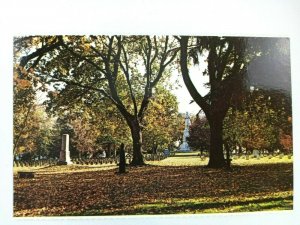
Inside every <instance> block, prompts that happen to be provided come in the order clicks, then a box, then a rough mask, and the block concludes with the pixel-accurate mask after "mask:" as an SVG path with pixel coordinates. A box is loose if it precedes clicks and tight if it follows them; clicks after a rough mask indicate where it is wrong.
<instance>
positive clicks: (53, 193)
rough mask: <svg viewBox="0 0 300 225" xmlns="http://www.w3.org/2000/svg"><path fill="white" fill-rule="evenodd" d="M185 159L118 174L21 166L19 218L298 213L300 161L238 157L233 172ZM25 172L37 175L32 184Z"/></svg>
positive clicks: (107, 169) (106, 169)
mask: <svg viewBox="0 0 300 225" xmlns="http://www.w3.org/2000/svg"><path fill="white" fill-rule="evenodd" d="M207 162H208V159H207V158H200V157H199V155H198V154H197V153H195V152H193V153H181V154H180V153H177V154H176V155H175V156H173V157H168V158H166V159H163V160H160V161H147V164H148V165H147V166H143V167H129V166H128V167H127V173H125V174H117V173H116V171H117V170H118V169H117V165H116V164H115V163H114V162H110V163H104V164H89V165H81V164H76V163H75V164H73V165H68V166H56V165H51V166H37V167H30V166H27V167H26V166H22V167H21V166H18V167H17V166H15V167H14V216H15V217H23V216H26V217H32V216H34V217H35V216H95V215H96V216H104V215H151V214H194V213H224V212H251V211H272V210H292V209H293V157H292V156H290V155H289V156H288V155H277V156H263V157H260V158H254V157H253V156H250V157H246V156H241V157H238V156H234V157H233V160H232V169H231V170H226V169H208V168H206V167H205V165H206V164H207ZM19 171H34V172H35V176H34V178H32V179H22V178H18V172H19Z"/></svg>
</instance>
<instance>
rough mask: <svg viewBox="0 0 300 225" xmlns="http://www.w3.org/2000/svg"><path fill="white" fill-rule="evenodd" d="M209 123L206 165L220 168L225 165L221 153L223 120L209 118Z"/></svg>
mask: <svg viewBox="0 0 300 225" xmlns="http://www.w3.org/2000/svg"><path fill="white" fill-rule="evenodd" d="M209 125H210V149H209V162H208V165H207V167H210V168H222V167H225V166H226V162H225V158H224V154H223V120H222V119H216V118H211V119H210V120H209Z"/></svg>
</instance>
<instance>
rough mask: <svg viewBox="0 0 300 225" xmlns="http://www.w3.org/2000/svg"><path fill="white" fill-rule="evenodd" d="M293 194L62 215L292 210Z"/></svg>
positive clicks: (163, 203)
mask: <svg viewBox="0 0 300 225" xmlns="http://www.w3.org/2000/svg"><path fill="white" fill-rule="evenodd" d="M292 209H293V195H292V192H291V191H287V192H279V193H268V194H265V195H264V196H262V195H256V196H252V197H242V196H238V197H236V196H229V197H224V198H222V199H220V198H191V199H185V200H182V199H169V200H167V201H157V202H154V203H148V204H138V205H135V206H133V207H132V208H131V209H126V210H122V209H119V210H116V211H115V212H114V213H112V212H111V211H109V210H96V209H93V210H87V211H81V212H79V211H78V212H72V213H64V214H62V216H78V215H80V216H93V215H114V214H115V215H145V214H148V215H149V214H191V213H192V214H197V213H228V212H253V211H274V210H292Z"/></svg>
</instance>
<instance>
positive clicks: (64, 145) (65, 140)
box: [58, 134, 72, 165]
mask: <svg viewBox="0 0 300 225" xmlns="http://www.w3.org/2000/svg"><path fill="white" fill-rule="evenodd" d="M70 164H72V162H71V158H70V150H69V135H68V134H63V135H62V142H61V150H60V153H59V161H58V165H70Z"/></svg>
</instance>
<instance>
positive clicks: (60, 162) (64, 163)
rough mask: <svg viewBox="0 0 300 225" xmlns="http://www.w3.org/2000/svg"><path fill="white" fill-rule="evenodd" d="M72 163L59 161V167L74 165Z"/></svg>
mask: <svg viewBox="0 0 300 225" xmlns="http://www.w3.org/2000/svg"><path fill="white" fill-rule="evenodd" d="M72 164H73V163H72V162H66V161H58V162H57V165H59V166H61V165H72Z"/></svg>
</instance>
